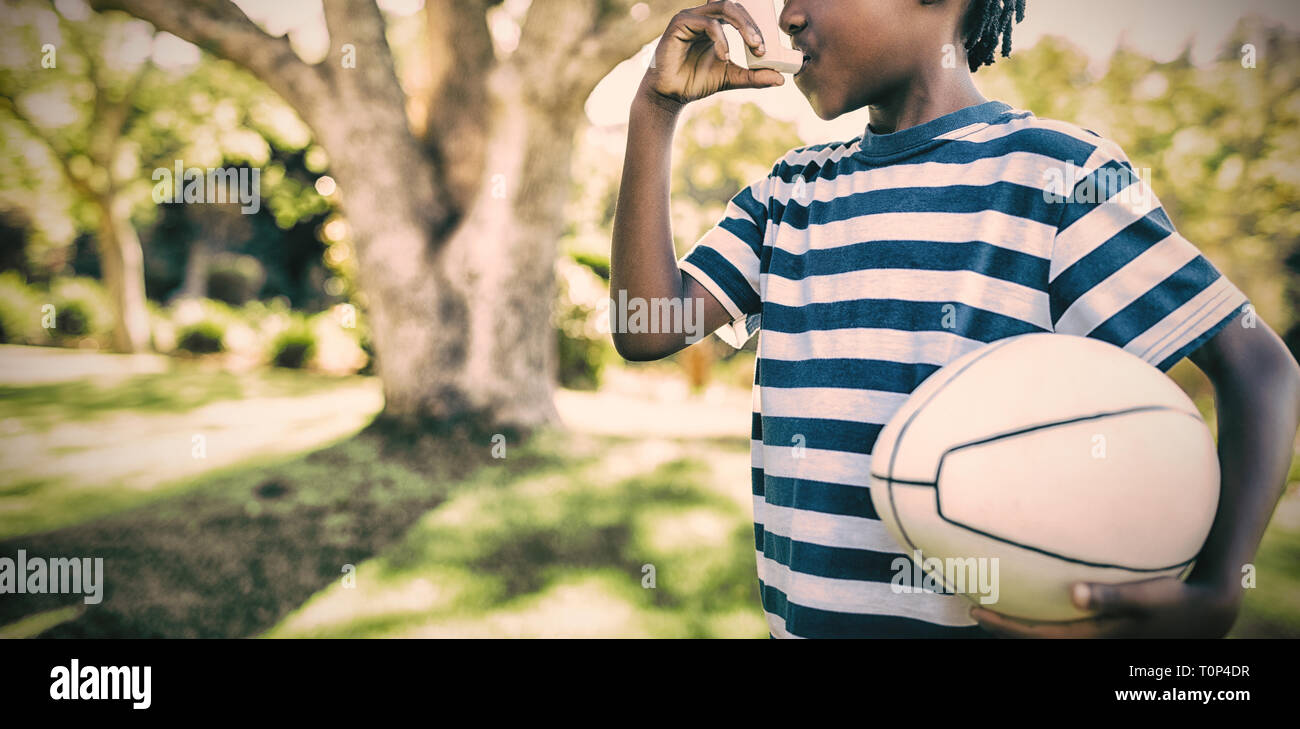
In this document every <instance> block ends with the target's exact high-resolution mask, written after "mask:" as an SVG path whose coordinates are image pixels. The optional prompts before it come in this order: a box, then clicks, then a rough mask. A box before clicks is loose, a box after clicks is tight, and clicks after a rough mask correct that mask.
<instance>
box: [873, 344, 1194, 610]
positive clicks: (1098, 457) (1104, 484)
mask: <svg viewBox="0 0 1300 729" xmlns="http://www.w3.org/2000/svg"><path fill="white" fill-rule="evenodd" d="M871 470H872V474H871V500H872V503H873V504H874V505H875V508H876V512H877V513H878V514H879V515H880V518H881V520H882V521H883V522H884V523H885V526H886V527H887V528H888V530H889V532H890V533H891V534H892V535H893V536H894V539H896V540H897V541H898V543H899V545H900V546H901V547H902V548H903V551H904V552H905V553H906V554H907V555H908V556H909V557H913V555H916V554H919V556H920V557H921V558H922V564H921V566H922V568H923V569H924V570H925V573H926V574H930V575H933V576H934V577H935V578H936V579H937V580H938V583H937V584H938V585H940V586H941V589H944V590H945V591H949V592H953V591H960V592H962V594H964V595H965V597H967V598H968V599H970V600H971V601H972V602H974V603H976V604H981V605H982V606H983V607H985V608H987V609H989V610H993V611H995V612H998V613H1002V614H1004V615H1009V616H1012V617H1018V618H1025V619H1032V620H1046V621H1063V620H1077V619H1080V618H1085V617H1088V613H1086V612H1084V611H1080V610H1079V609H1077V608H1075V607H1074V605H1073V604H1072V603H1071V601H1070V586H1071V585H1072V584H1073V583H1075V582H1080V581H1083V582H1104V583H1115V582H1129V581H1135V580H1143V579H1149V578H1153V577H1161V576H1168V575H1173V576H1178V577H1180V578H1181V577H1185V576H1186V573H1187V572H1188V571H1189V570H1190V567H1191V564H1192V562H1193V559H1194V558H1195V556H1196V554H1197V553H1198V552H1199V551H1200V549H1201V547H1202V545H1204V543H1205V538H1206V536H1207V535H1208V534H1209V531H1210V525H1211V523H1212V522H1213V521H1214V514H1215V510H1216V509H1217V508H1218V500H1219V462H1218V458H1217V456H1216V453H1215V446H1214V440H1213V438H1212V437H1211V435H1210V431H1209V429H1208V428H1207V427H1206V425H1205V422H1204V420H1202V419H1201V416H1200V414H1199V413H1198V412H1197V410H1196V406H1195V405H1193V404H1192V401H1191V400H1190V399H1189V398H1188V397H1187V395H1185V394H1184V393H1183V391H1182V390H1180V389H1179V388H1178V386H1177V385H1176V384H1174V382H1173V381H1172V380H1170V379H1169V378H1168V377H1166V376H1165V375H1164V374H1163V373H1161V372H1160V371H1159V370H1157V369H1156V368H1155V367H1152V366H1151V365H1149V364H1147V363H1146V362H1144V361H1142V360H1141V359H1138V358H1137V357H1135V356H1133V355H1131V354H1128V353H1127V352H1124V351H1123V350H1121V349H1119V348H1118V347H1115V346H1112V345H1110V344H1107V343H1105V342H1101V341H1098V340H1095V339H1088V338H1085V337H1075V336H1068V335H1062V334H1027V335H1024V336H1019V337H1011V338H1008V339H1003V340H1000V341H998V342H994V343H993V344H990V345H988V346H986V347H982V348H980V349H978V350H975V351H973V352H969V353H967V354H966V355H964V356H962V357H960V358H958V359H956V360H954V361H953V362H951V363H949V364H948V365H947V366H946V367H944V368H943V369H941V370H939V371H938V372H936V373H935V374H934V375H933V376H931V377H930V378H929V379H927V380H926V381H925V382H924V383H922V384H921V386H920V387H918V388H917V389H916V390H915V391H914V392H913V393H912V395H911V396H910V397H909V398H908V400H907V401H906V403H904V405H903V407H902V408H901V409H899V411H898V412H897V413H896V414H895V415H894V416H893V418H891V420H890V421H889V424H888V425H886V426H885V428H884V429H883V430H881V432H880V436H879V438H878V439H877V441H876V444H875V449H874V451H873V455H872V461H871ZM932 558H933V559H932ZM971 558H974V559H975V560H976V562H969V561H967V560H970V559H971ZM935 560H938V561H935ZM980 560H984V561H985V564H986V565H988V564H992V565H995V567H994V568H993V569H995V570H996V572H992V571H991V570H990V574H995V575H996V577H997V584H996V589H995V590H994V591H993V593H991V594H990V593H988V591H984V594H976V592H975V586H974V585H973V577H972V579H969V580H966V585H965V587H963V586H962V585H960V584H954V583H955V582H956V580H954V579H953V577H954V576H957V579H958V580H959V579H961V578H960V575H962V574H963V573H964V574H970V575H973V574H974V573H972V572H963V571H964V570H966V569H967V568H969V567H970V566H971V565H974V564H978V563H979V561H980ZM988 560H995V562H988ZM914 561H915V558H914ZM931 584H935V583H933V582H932V583H931ZM991 597H996V601H994V602H989V599H990V598H991Z"/></svg>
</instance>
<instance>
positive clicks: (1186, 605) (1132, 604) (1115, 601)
mask: <svg viewBox="0 0 1300 729" xmlns="http://www.w3.org/2000/svg"><path fill="white" fill-rule="evenodd" d="M1071 598H1072V601H1073V602H1074V605H1075V607H1078V608H1079V609H1081V610H1094V611H1096V614H1095V615H1094V616H1093V617H1091V618H1086V619H1084V620H1075V621H1071V622H1065V623H1046V622H1035V621H1030V620H1020V619H1017V618H1010V617H1007V616H1005V615H999V614H997V613H995V612H993V611H991V610H985V609H983V608H979V607H976V608H972V609H971V613H970V614H971V617H972V618H974V619H975V620H976V622H978V623H979V624H980V626H981V627H983V628H984V629H985V630H987V631H989V632H990V633H993V634H994V635H997V636H999V637H1003V638H1222V637H1223V636H1224V635H1226V634H1227V632H1228V630H1229V629H1230V628H1231V627H1232V623H1233V621H1234V620H1235V619H1236V617H1237V610H1238V609H1239V603H1238V601H1237V600H1236V598H1235V597H1234V596H1233V595H1232V594H1231V593H1230V592H1228V591H1226V590H1223V589H1221V588H1218V587H1214V586H1211V585H1206V584H1202V583H1197V582H1184V581H1182V580H1179V579H1177V578H1174V577H1161V578H1157V579H1152V580H1143V581H1141V582H1124V583H1119V584H1114V585H1106V584H1098V583H1084V582H1080V583H1076V584H1075V585H1074V590H1073V593H1072V594H1071Z"/></svg>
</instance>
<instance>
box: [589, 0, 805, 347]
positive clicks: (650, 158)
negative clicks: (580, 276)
mask: <svg viewBox="0 0 1300 729" xmlns="http://www.w3.org/2000/svg"><path fill="white" fill-rule="evenodd" d="M723 23H727V24H729V25H732V26H734V27H735V28H736V29H737V30H739V31H740V33H741V36H742V37H743V38H744V39H745V42H746V44H748V45H749V46H750V47H751V48H753V49H754V50H755V52H756V53H758V52H759V51H760V50H761V49H762V35H761V34H760V33H759V31H758V26H757V25H756V24H755V23H754V21H753V19H752V18H750V17H749V13H747V12H745V9H744V8H742V7H741V6H739V5H737V4H736V3H733V2H711V3H708V4H706V5H702V6H700V7H697V8H691V9H690V10H683V11H682V12H680V13H678V14H677V15H676V16H675V17H674V18H673V19H672V21H671V22H670V23H669V24H668V28H667V30H665V31H664V34H663V37H662V38H660V40H659V46H658V47H657V48H656V49H655V61H654V64H653V65H652V66H651V67H650V68H649V69H648V70H647V71H646V75H645V77H644V78H643V79H642V80H641V85H640V87H639V88H638V89H637V93H636V97H635V98H634V100H633V101H632V109H631V114H630V116H629V119H628V130H627V154H626V156H625V157H624V161H623V180H622V184H621V185H620V187H619V191H618V204H617V207H616V208H615V213H614V231H613V247H612V250H611V253H610V295H611V298H612V299H613V300H614V302H615V303H617V301H618V300H619V296H618V294H619V292H620V291H625V292H626V296H627V298H628V299H629V300H631V299H634V298H640V299H643V300H645V301H650V300H652V299H660V300H663V299H669V300H677V301H679V302H680V303H682V304H683V306H684V305H685V304H686V303H687V302H693V301H695V300H696V299H699V300H702V301H703V302H704V306H703V313H704V331H706V332H712V331H715V330H716V329H718V327H721V326H722V325H723V324H725V323H726V322H727V321H728V320H730V319H731V318H732V317H731V315H730V314H729V313H728V312H727V310H726V308H725V307H724V306H723V305H722V304H721V303H720V302H719V301H718V300H717V298H715V297H714V296H713V294H711V293H709V291H708V290H706V289H705V288H704V287H703V286H702V285H700V283H699V282H697V281H696V280H695V279H694V278H692V277H691V276H689V275H687V274H685V273H683V272H682V271H681V269H679V268H678V266H677V255H676V251H675V250H674V248H673V232H672V223H671V217H670V214H669V189H670V172H671V153H672V143H673V132H674V130H675V128H676V126H677V118H678V116H679V115H680V113H681V110H682V108H683V107H684V106H685V105H686V104H687V103H689V102H691V101H694V100H696V99H701V98H704V97H705V96H709V95H710V94H713V93H716V92H718V91H723V90H726V89H733V88H763V87H766V86H777V85H780V84H782V83H783V82H784V79H783V78H782V77H781V74H779V73H777V72H776V71H772V70H748V69H744V68H741V67H739V66H737V65H735V64H734V63H731V62H730V61H729V60H728V49H727V41H726V37H725V36H724V35H723V32H722V24H723ZM615 313H616V314H617V313H618V312H615ZM687 334H688V333H687V332H648V333H639V334H638V333H628V332H620V331H618V328H615V331H614V334H613V339H614V347H615V349H617V350H618V353H619V354H620V355H622V356H623V357H624V358H625V359H629V360H652V359H661V358H663V357H667V356H668V355H670V354H672V353H674V352H677V351H678V350H680V349H682V348H684V347H685V346H686V345H687V344H688V342H687Z"/></svg>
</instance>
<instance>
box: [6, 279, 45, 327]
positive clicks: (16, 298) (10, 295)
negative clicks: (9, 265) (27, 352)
mask: <svg viewBox="0 0 1300 729" xmlns="http://www.w3.org/2000/svg"><path fill="white" fill-rule="evenodd" d="M41 317H42V312H41V301H40V297H39V296H38V295H37V293H36V291H34V290H33V289H32V288H31V287H30V286H28V285H27V282H26V281H24V280H23V277H22V276H21V275H19V273H18V272H17V271H7V272H5V273H0V342H4V343H8V344H34V343H37V342H39V341H42V340H44V339H45V338H46V335H45V331H44V330H43V329H42V328H41Z"/></svg>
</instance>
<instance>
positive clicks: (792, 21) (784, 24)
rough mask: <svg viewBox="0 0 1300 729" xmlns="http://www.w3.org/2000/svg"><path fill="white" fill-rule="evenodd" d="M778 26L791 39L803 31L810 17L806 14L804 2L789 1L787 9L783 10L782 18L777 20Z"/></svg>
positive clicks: (797, 0) (799, 0)
mask: <svg viewBox="0 0 1300 729" xmlns="http://www.w3.org/2000/svg"><path fill="white" fill-rule="evenodd" d="M776 24H777V27H779V28H780V29H781V30H782V31H784V32H785V33H786V34H787V35H789V36H791V37H794V35H795V34H796V33H798V32H799V31H801V30H803V29H804V27H805V26H807V25H808V16H807V14H806V13H805V12H804V9H803V2H802V1H801V0H788V1H787V2H786V3H785V7H783V8H781V16H780V17H779V18H777V19H776Z"/></svg>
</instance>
